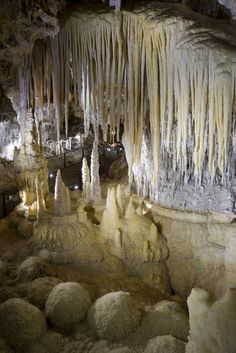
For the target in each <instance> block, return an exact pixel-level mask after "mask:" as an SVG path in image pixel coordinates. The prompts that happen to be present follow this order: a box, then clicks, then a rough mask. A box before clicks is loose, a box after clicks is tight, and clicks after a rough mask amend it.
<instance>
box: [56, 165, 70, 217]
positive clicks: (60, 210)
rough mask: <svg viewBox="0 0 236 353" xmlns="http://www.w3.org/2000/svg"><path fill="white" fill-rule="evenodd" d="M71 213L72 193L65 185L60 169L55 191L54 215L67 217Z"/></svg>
mask: <svg viewBox="0 0 236 353" xmlns="http://www.w3.org/2000/svg"><path fill="white" fill-rule="evenodd" d="M70 212H71V200H70V191H69V189H68V188H67V187H66V186H65V184H64V183H63V180H62V178H61V171H60V170H59V169H58V171H57V177H56V183H55V191H54V214H55V215H56V216H65V215H67V214H70Z"/></svg>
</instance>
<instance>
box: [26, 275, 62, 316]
mask: <svg viewBox="0 0 236 353" xmlns="http://www.w3.org/2000/svg"><path fill="white" fill-rule="evenodd" d="M61 282H62V281H61V280H60V279H59V278H55V277H41V278H36V279H35V280H34V281H32V282H30V284H29V285H28V289H27V298H28V300H29V302H30V303H31V304H33V305H35V306H37V307H38V308H39V309H44V307H45V303H46V301H47V298H48V296H49V294H50V292H51V291H52V289H53V288H54V287H55V286H56V285H57V284H59V283H61Z"/></svg>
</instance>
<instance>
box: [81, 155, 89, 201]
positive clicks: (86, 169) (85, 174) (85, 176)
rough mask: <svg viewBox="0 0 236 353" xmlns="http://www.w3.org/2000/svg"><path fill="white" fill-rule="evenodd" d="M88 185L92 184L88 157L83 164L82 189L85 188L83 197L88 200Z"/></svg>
mask: <svg viewBox="0 0 236 353" xmlns="http://www.w3.org/2000/svg"><path fill="white" fill-rule="evenodd" d="M87 183H90V171H89V167H88V163H87V159H86V157H84V158H83V162H82V187H83V196H84V197H85V199H86V186H87Z"/></svg>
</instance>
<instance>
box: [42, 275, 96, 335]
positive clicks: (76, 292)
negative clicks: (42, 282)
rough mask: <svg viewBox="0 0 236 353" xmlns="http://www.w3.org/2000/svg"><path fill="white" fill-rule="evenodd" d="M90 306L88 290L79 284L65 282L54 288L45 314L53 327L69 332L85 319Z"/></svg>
mask: <svg viewBox="0 0 236 353" xmlns="http://www.w3.org/2000/svg"><path fill="white" fill-rule="evenodd" d="M90 306H91V300H90V297H89V293H88V292H87V290H86V289H84V288H83V287H82V286H81V285H80V284H78V283H75V282H65V283H60V284H58V285H57V286H56V287H54V288H53V290H52V291H51V293H50V294H49V297H48V299H47V302H46V305H45V312H46V316H47V317H48V318H49V320H50V322H51V324H52V325H54V326H55V327H57V328H58V329H61V330H66V331H67V330H70V329H72V328H73V326H74V325H75V324H76V323H78V322H80V321H82V320H83V319H84V318H85V316H86V314H87V312H88V310H89V307H90Z"/></svg>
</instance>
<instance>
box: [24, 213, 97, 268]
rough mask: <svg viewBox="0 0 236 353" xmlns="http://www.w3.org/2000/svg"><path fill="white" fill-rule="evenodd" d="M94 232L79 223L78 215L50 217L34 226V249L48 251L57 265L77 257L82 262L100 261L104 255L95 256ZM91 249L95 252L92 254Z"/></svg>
mask: <svg viewBox="0 0 236 353" xmlns="http://www.w3.org/2000/svg"><path fill="white" fill-rule="evenodd" d="M93 235H94V232H93V229H91V227H90V225H89V227H87V226H86V225H85V224H83V223H81V222H79V220H78V215H77V213H73V214H69V215H65V216H60V217H58V216H48V217H45V218H41V219H40V220H39V221H38V222H36V223H35V224H34V230H33V237H32V238H31V239H30V244H31V246H32V248H33V249H34V250H35V251H37V250H40V249H46V250H48V251H49V252H50V255H51V260H52V261H53V262H57V263H68V262H71V261H72V260H73V259H74V258H75V257H76V258H79V259H80V260H81V261H82V262H90V261H94V260H95V258H96V257H98V258H99V260H98V261H100V259H101V257H102V254H101V253H100V254H99V250H98V251H97V252H96V254H95V248H96V246H95V239H94V237H93ZM91 248H93V249H94V252H93V253H91Z"/></svg>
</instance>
